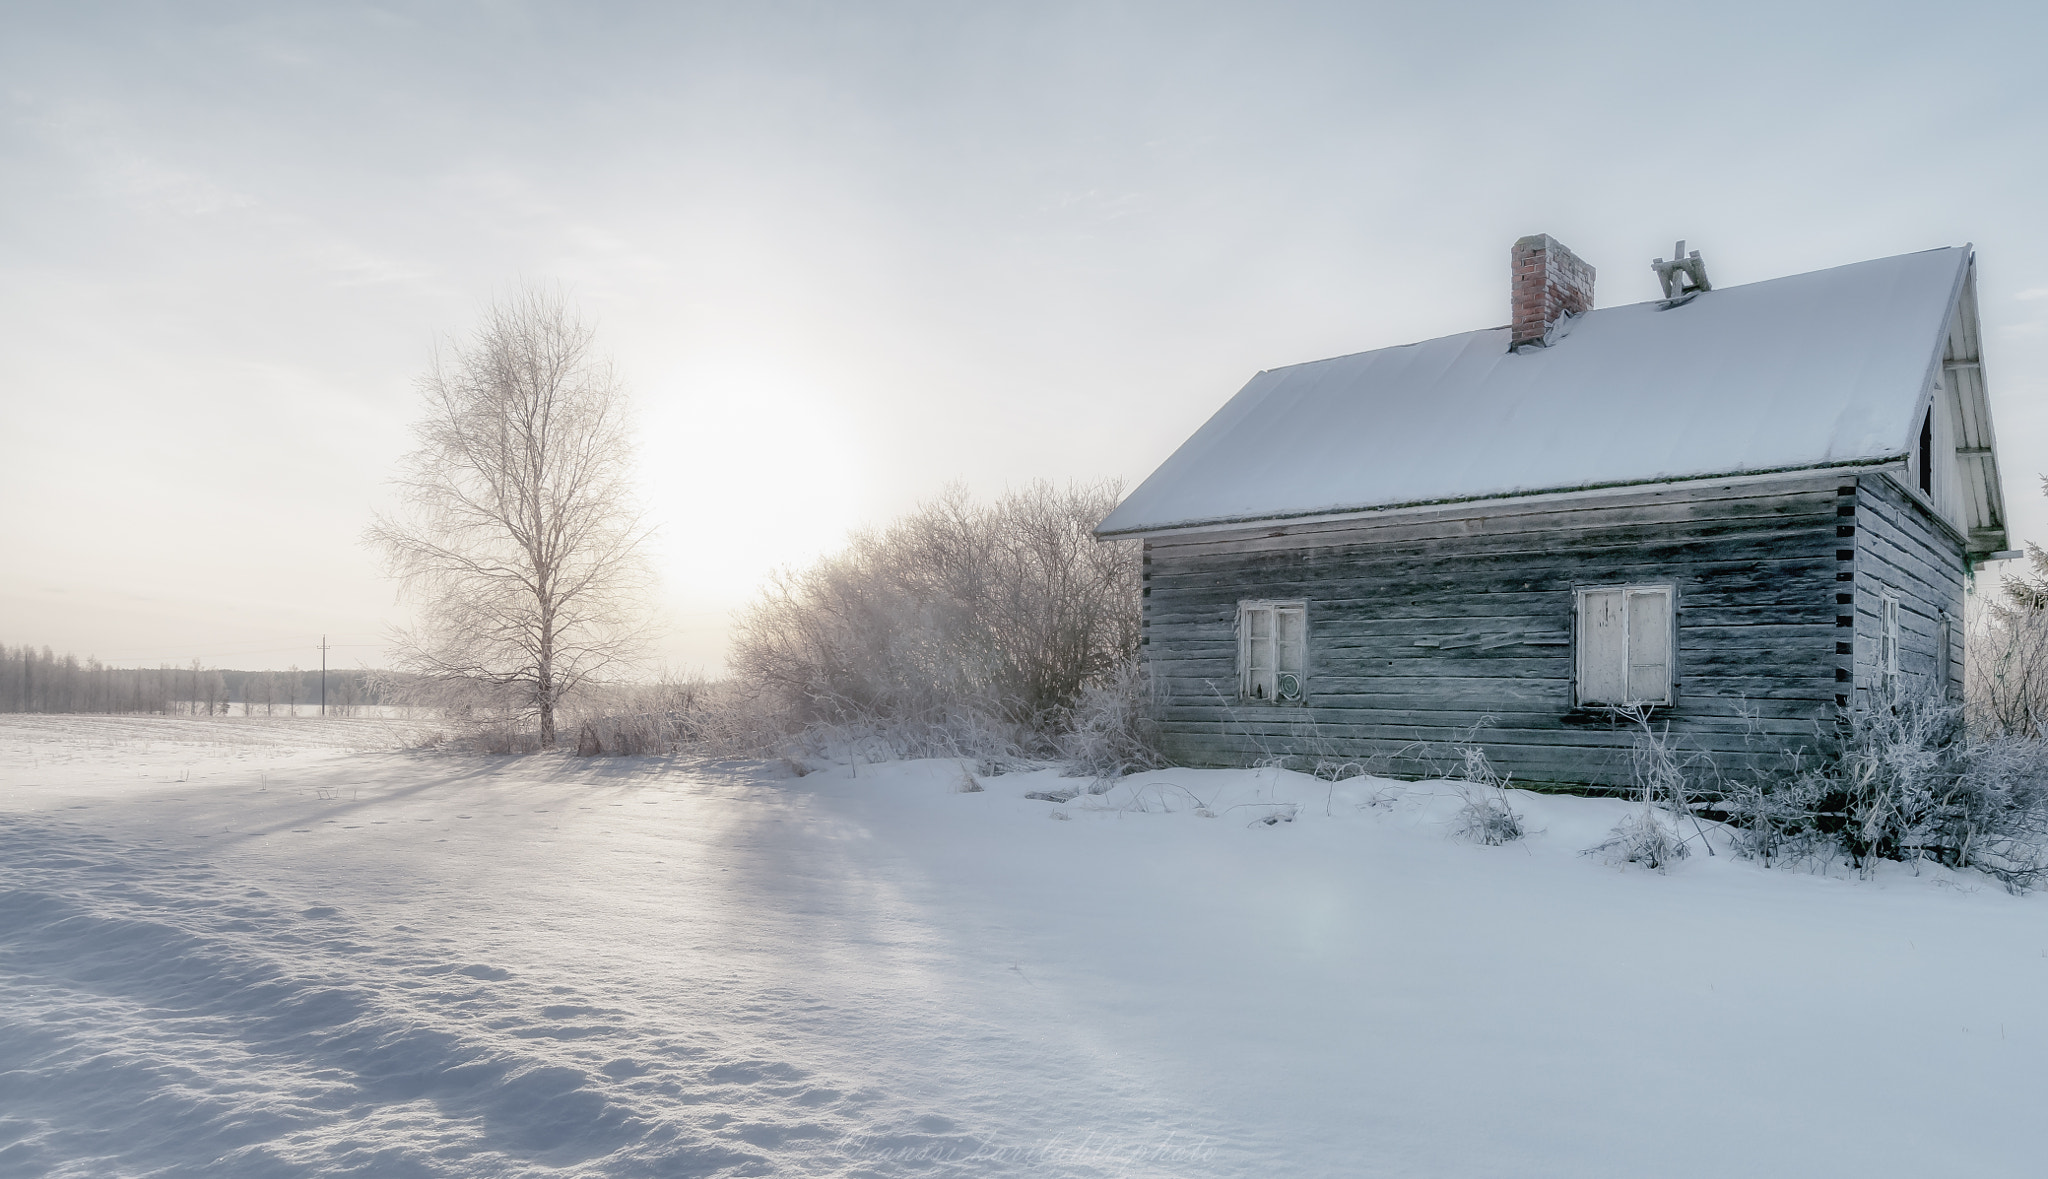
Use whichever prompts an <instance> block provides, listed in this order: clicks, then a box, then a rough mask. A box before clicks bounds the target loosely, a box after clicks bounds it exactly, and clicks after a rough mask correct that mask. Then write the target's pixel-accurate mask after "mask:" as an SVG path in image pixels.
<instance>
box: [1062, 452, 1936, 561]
mask: <svg viewBox="0 0 2048 1179" xmlns="http://www.w3.org/2000/svg"><path fill="white" fill-rule="evenodd" d="M1909 457H1910V455H1909V454H1898V455H1893V456H1891V457H1889V458H1878V459H1858V460H1855V461H1852V462H1845V463H1823V464H1820V465H1818V466H1807V467H1787V468H1785V469H1783V470H1778V471H1751V472H1745V473H1740V474H1729V475H1699V476H1694V477H1690V478H1685V479H1662V480H1654V481H1649V482H1643V483H1610V484H1605V485H1602V486H1598V487H1580V488H1571V489H1563V490H1557V491H1539V492H1530V493H1528V494H1526V495H1487V496H1473V497H1471V498H1468V499H1456V500H1437V501H1433V502H1429V503H1412V504H1389V505H1387V506H1385V507H1378V508H1349V509H1339V510H1334V511H1328V512H1310V513H1302V514H1299V515H1288V516H1247V517H1242V518H1238V519H1229V520H1190V521H1188V522H1187V523H1184V524H1166V525H1161V526H1159V527H1156V528H1123V529H1118V530H1116V531H1115V532H1104V531H1102V530H1101V529H1097V530H1096V532H1095V539H1097V540H1139V539H1147V538H1150V537H1154V536H1187V535H1193V534H1197V533H1209V532H1246V531H1250V530H1252V529H1256V528H1261V527H1267V528H1271V527H1280V528H1294V527H1299V526H1303V525H1310V524H1341V523H1344V522H1346V521H1350V520H1379V519H1384V518H1387V517H1389V516H1419V515H1426V514H1428V513H1432V512H1436V513H1443V514H1455V513H1457V512H1459V511H1461V510H1463V509H1468V508H1473V507H1477V506H1481V505H1486V506H1492V505H1499V506H1502V507H1521V506H1525V505H1526V506H1531V507H1540V506H1542V505H1544V504H1553V503H1571V502H1574V501H1578V500H1585V499H1597V498H1600V497H1602V496H1612V495H1629V494H1635V493H1639V492H1654V491H1683V490H1686V489H1689V488H1694V487H1703V486H1706V485H1708V484H1717V485H1720V486H1723V487H1745V486H1752V485H1755V484H1758V483H1777V482H1782V481H1784V480H1787V479H1795V478H1798V477H1800V476H1802V475H1808V476H1816V477H1817V476H1821V475H1827V476H1831V477H1832V476H1835V475H1865V474H1875V473H1877V472H1880V471H1902V470H1904V469H1905V467H1906V464H1907V462H1908V461H1909Z"/></svg>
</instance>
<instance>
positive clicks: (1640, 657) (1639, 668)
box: [1628, 590, 1671, 701]
mask: <svg viewBox="0 0 2048 1179" xmlns="http://www.w3.org/2000/svg"><path fill="white" fill-rule="evenodd" d="M1670 691H1671V595H1670V594H1668V593H1664V592H1663V591H1661V590H1660V591H1654V592H1650V593H1641V592H1637V593H1631V594H1629V596H1628V698H1629V699H1630V700H1631V701H1637V700H1665V699H1668V698H1669V695H1670Z"/></svg>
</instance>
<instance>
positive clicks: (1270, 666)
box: [1237, 602, 1308, 700]
mask: <svg viewBox="0 0 2048 1179" xmlns="http://www.w3.org/2000/svg"><path fill="white" fill-rule="evenodd" d="M1237 668H1238V678H1239V686H1238V691H1240V692H1242V693H1243V694H1244V696H1245V698H1246V699H1249V700H1299V699H1301V698H1302V697H1303V696H1304V695H1305V694H1306V685H1307V670H1308V603H1307V602H1239V603H1238V604H1237Z"/></svg>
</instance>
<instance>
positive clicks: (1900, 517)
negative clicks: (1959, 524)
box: [1837, 475, 1968, 707]
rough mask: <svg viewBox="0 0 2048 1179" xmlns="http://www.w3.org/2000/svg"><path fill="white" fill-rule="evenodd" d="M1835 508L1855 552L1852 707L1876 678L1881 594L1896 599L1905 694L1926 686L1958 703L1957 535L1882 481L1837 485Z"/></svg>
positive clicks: (1924, 501)
mask: <svg viewBox="0 0 2048 1179" xmlns="http://www.w3.org/2000/svg"><path fill="white" fill-rule="evenodd" d="M1839 500H1840V507H1839V508H1838V509H1837V510H1838V511H1839V512H1842V513H1843V523H1845V524H1847V523H1851V522H1853V523H1854V524H1855V528H1856V531H1855V535H1854V538H1853V542H1845V543H1853V548H1854V551H1855V558H1854V568H1853V579H1852V580H1853V584H1854V586H1855V597H1854V601H1855V618H1856V625H1855V636H1856V637H1855V656H1854V665H1853V672H1852V675H1853V679H1854V682H1855V685H1856V688H1857V695H1858V700H1857V705H1858V706H1859V707H1861V706H1863V705H1864V704H1865V703H1866V702H1867V700H1868V694H1869V692H1870V690H1871V689H1873V688H1876V687H1879V686H1880V685H1881V684H1882V681H1883V678H1884V669H1883V667H1882V666H1881V665H1880V661H1879V653H1880V651H1881V650H1882V646H1883V644H1882V642H1881V637H1882V631H1883V626H1884V609H1883V600H1884V595H1885V594H1886V593H1887V592H1889V593H1892V594H1894V595H1896V596H1897V597H1898V599H1899V671H1900V673H1901V675H1902V677H1903V678H1904V680H1905V682H1906V683H1907V685H1908V687H1909V688H1912V687H1916V686H1921V685H1934V686H1938V687H1939V688H1941V689H1943V690H1945V691H1946V692H1947V693H1948V694H1949V695H1950V696H1951V697H1954V698H1958V699H1959V698H1960V697H1961V693H1962V682H1963V595H1964V592H1965V588H1966V584H1967V568H1968V566H1967V559H1966V557H1965V554H1964V548H1965V546H1964V542H1963V537H1962V534H1961V533H1960V532H1958V531H1957V530H1956V529H1955V527H1954V526H1953V525H1951V524H1948V523H1946V522H1945V521H1943V520H1942V519H1940V518H1939V517H1938V516H1937V515H1936V514H1935V512H1934V510H1933V505H1932V503H1931V501H1930V500H1929V499H1928V498H1926V497H1924V496H1920V495H1916V494H1914V493H1913V492H1910V491H1908V490H1906V488H1905V486H1904V485H1902V484H1901V483H1899V482H1898V481H1897V480H1895V479H1892V478H1890V477H1889V476H1886V475H1865V476H1862V477H1861V478H1859V479H1857V480H1855V481H1854V486H1853V487H1851V486H1849V485H1848V484H1847V482H1846V481H1845V483H1844V486H1843V487H1841V488H1840V489H1839ZM1845 509H1846V511H1845ZM1842 588H1843V589H1844V590H1846V589H1848V586H1847V585H1845V586H1843V587H1842ZM1845 662H1846V661H1845Z"/></svg>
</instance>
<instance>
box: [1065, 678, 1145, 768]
mask: <svg viewBox="0 0 2048 1179" xmlns="http://www.w3.org/2000/svg"><path fill="white" fill-rule="evenodd" d="M1151 703H1152V698H1151V693H1150V691H1149V685H1148V683H1147V679H1146V676H1145V672H1144V669H1143V667H1141V666H1140V665H1139V663H1138V661H1137V660H1136V659H1131V660H1129V661H1127V662H1125V663H1124V664H1123V665H1122V666H1121V667H1119V668H1117V669H1116V671H1115V672H1113V673H1111V674H1110V675H1108V676H1106V677H1104V679H1103V680H1102V681H1101V682H1100V683H1095V684H1089V685H1087V686H1086V687H1084V688H1082V689H1081V696H1080V699H1078V700H1076V701H1075V702H1074V708H1073V711H1072V712H1071V713H1070V714H1069V715H1068V718H1067V722H1066V724H1065V726H1064V727H1065V729H1066V731H1065V732H1064V733H1062V734H1061V735H1060V736H1059V738H1058V743H1059V752H1060V759H1061V760H1062V761H1064V762H1065V763H1066V765H1067V772H1068V773H1069V774H1074V775H1086V776H1090V777H1096V778H1120V777H1123V776H1124V775H1126V774H1135V773H1139V772H1142V771H1144V770H1156V769H1160V768H1162V767H1164V766H1165V765H1166V764H1167V762H1166V758H1165V757H1164V756H1163V755H1162V754H1161V753H1160V752H1159V748H1158V746H1157V744H1155V741H1154V737H1155V730H1154V728H1153V724H1152V709H1151Z"/></svg>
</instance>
